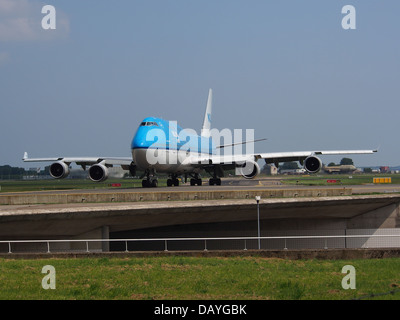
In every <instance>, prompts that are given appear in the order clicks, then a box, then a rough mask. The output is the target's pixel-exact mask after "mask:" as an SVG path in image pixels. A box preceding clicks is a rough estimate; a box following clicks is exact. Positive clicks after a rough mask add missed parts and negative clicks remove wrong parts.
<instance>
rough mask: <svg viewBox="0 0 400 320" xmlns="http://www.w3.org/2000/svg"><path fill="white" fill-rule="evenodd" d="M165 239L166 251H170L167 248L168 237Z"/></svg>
mask: <svg viewBox="0 0 400 320" xmlns="http://www.w3.org/2000/svg"><path fill="white" fill-rule="evenodd" d="M164 241H165V246H164V251H168V248H167V239H165V240H164Z"/></svg>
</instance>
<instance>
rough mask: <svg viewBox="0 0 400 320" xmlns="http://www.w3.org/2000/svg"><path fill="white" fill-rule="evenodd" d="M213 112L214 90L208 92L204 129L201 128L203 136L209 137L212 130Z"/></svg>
mask: <svg viewBox="0 0 400 320" xmlns="http://www.w3.org/2000/svg"><path fill="white" fill-rule="evenodd" d="M211 112H212V89H210V90H209V91H208V99H207V107H206V113H205V115H204V121H203V127H202V128H201V136H202V137H209V136H210V130H211Z"/></svg>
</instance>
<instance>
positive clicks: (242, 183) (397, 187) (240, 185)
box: [0, 178, 400, 195]
mask: <svg viewBox="0 0 400 320" xmlns="http://www.w3.org/2000/svg"><path fill="white" fill-rule="evenodd" d="M122 185H123V183H122ZM337 188H346V189H352V193H353V194H373V193H383V194H387V193H400V184H373V183H370V184H363V185H341V184H332V185H322V186H315V185H313V186H305V185H285V184H282V183H281V182H280V179H278V178H267V179H265V178H262V179H254V180H245V179H238V178H236V179H235V178H232V179H229V178H227V179H223V180H222V185H221V186H209V185H208V183H207V181H204V182H203V185H202V186H190V184H189V183H186V184H181V185H180V186H178V187H157V188H142V187H136V188H123V187H109V188H96V184H95V183H93V189H74V190H48V191H27V192H9V193H1V194H0V195H18V194H24V195H29V194H81V193H85V194H87V193H110V192H112V193H124V192H128V193H132V192H138V193H143V192H166V191H167V192H189V191H230V190H259V189H263V190H268V189H273V190H279V189H337Z"/></svg>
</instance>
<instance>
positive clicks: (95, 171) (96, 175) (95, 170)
mask: <svg viewBox="0 0 400 320" xmlns="http://www.w3.org/2000/svg"><path fill="white" fill-rule="evenodd" d="M89 178H90V180H92V181H94V182H102V181H104V180H106V179H107V178H108V169H107V167H106V166H104V165H102V164H100V163H99V164H94V165H92V166H91V167H90V168H89Z"/></svg>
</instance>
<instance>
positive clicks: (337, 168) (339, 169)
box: [323, 165, 359, 173]
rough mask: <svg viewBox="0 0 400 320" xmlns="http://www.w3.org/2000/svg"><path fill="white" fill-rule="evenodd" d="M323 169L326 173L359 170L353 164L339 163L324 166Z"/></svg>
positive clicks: (354, 171)
mask: <svg viewBox="0 0 400 320" xmlns="http://www.w3.org/2000/svg"><path fill="white" fill-rule="evenodd" d="M323 170H324V171H325V172H326V173H356V172H357V171H359V170H358V169H357V168H356V167H355V166H353V165H341V166H331V167H328V166H324V167H323Z"/></svg>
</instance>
